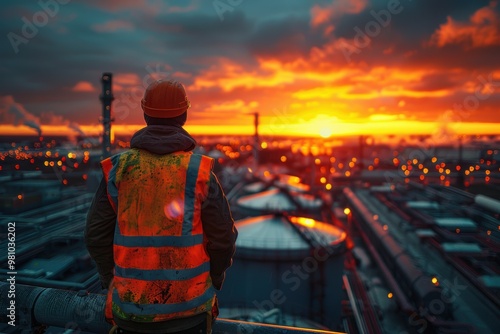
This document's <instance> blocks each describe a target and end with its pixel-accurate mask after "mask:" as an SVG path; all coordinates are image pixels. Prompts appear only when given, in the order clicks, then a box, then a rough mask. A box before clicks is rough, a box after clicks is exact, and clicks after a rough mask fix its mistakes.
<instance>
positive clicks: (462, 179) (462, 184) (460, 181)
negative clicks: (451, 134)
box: [456, 136, 465, 189]
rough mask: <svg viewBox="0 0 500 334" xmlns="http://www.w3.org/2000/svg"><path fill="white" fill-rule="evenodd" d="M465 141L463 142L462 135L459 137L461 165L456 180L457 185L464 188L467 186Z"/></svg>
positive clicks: (459, 164) (458, 164) (459, 163)
mask: <svg viewBox="0 0 500 334" xmlns="http://www.w3.org/2000/svg"><path fill="white" fill-rule="evenodd" d="M463 150H464V148H463V143H462V136H459V137H458V162H457V166H459V170H458V175H457V180H456V187H457V188H459V189H464V188H465V175H464V171H463Z"/></svg>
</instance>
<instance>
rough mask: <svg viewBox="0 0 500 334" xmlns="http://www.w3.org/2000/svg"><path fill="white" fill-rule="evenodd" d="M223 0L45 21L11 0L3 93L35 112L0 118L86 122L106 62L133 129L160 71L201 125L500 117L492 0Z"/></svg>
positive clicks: (124, 119) (96, 108)
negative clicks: (177, 86)
mask: <svg viewBox="0 0 500 334" xmlns="http://www.w3.org/2000/svg"><path fill="white" fill-rule="evenodd" d="M222 2H223V3H225V4H227V6H228V7H224V8H225V10H224V11H222V12H221V11H220V10H217V8H215V7H214V5H213V2H212V1H201V0H191V1H184V0H169V1H159V0H139V1H132V0H126V1H115V0H112V1H97V0H89V1H85V2H69V3H68V4H66V5H64V6H60V7H59V8H58V10H57V13H55V14H54V15H53V17H52V16H51V17H50V20H48V21H47V22H46V23H45V24H38V23H36V22H38V21H36V22H34V21H33V18H34V17H35V14H36V13H38V12H40V11H42V12H43V9H42V8H41V7H40V6H39V5H38V4H37V3H36V2H34V3H31V2H30V3H22V4H21V3H20V2H17V1H14V0H6V1H4V5H3V8H2V12H1V13H0V19H1V20H0V35H3V36H7V35H8V34H9V33H10V32H13V33H15V34H17V35H19V36H21V37H22V38H23V39H24V40H22V42H20V44H18V45H12V43H11V42H10V41H9V39H7V38H4V39H3V40H2V41H1V42H0V43H2V45H1V48H0V56H1V57H2V62H1V63H0V75H1V76H2V78H4V80H2V81H0V96H10V97H11V98H12V99H15V101H16V102H19V103H22V104H23V106H24V107H25V108H26V109H27V110H29V114H30V115H32V118H27V117H26V116H21V115H24V114H22V112H18V111H16V112H12V111H9V112H7V111H6V110H4V111H3V113H2V119H3V120H4V122H6V123H8V124H22V123H23V122H25V121H28V123H29V124H31V123H30V122H34V123H35V124H42V125H43V124H49V123H50V124H63V125H65V126H66V127H68V128H70V127H72V128H73V129H74V132H77V133H78V131H79V130H78V129H77V128H76V127H74V126H72V125H71V124H73V123H74V124H82V126H81V128H83V129H85V131H86V132H88V131H87V128H86V127H85V126H88V127H89V128H91V127H92V126H94V125H96V124H97V123H98V120H99V117H100V115H101V112H102V106H101V105H100V101H99V94H100V92H101V89H102V88H101V82H100V78H101V76H102V73H103V72H111V73H113V93H114V96H115V100H114V102H113V109H112V110H113V113H114V118H115V123H114V124H115V126H123V127H124V129H125V128H126V129H129V128H127V126H133V125H140V124H144V120H143V115H142V111H141V107H140V99H141V97H142V95H143V92H144V89H145V88H146V87H147V86H148V85H149V83H151V82H152V81H153V80H155V79H160V78H164V79H166V78H168V79H177V80H180V81H181V82H182V83H183V84H184V85H185V86H186V89H187V92H188V96H189V99H190V101H191V102H192V108H191V109H190V112H189V119H188V123H189V124H190V125H193V126H198V128H199V129H204V128H206V126H207V125H214V126H216V125H221V124H225V125H228V126H230V127H236V126H240V125H245V126H249V127H251V125H252V117H250V116H251V115H249V114H251V113H254V112H259V113H260V116H261V124H262V127H263V129H265V128H266V126H267V128H268V129H269V131H272V132H273V133H274V132H277V131H283V133H288V132H293V131H299V132H300V131H302V130H304V131H305V132H307V133H313V132H314V131H315V128H316V127H321V128H324V127H325V126H332V127H335V129H336V131H337V132H336V133H340V132H342V131H344V130H342V129H346V130H345V133H350V132H352V131H371V130H370V129H373V131H378V130H380V129H382V128H383V127H384V126H386V127H387V124H389V127H391V128H394V129H397V128H401V126H399V127H398V126H395V125H394V126H392V125H390V124H399V125H401V124H404V125H405V126H409V124H410V125H411V122H434V123H436V124H442V123H444V122H443V121H442V120H440V119H439V118H438V117H439V115H443V114H447V115H451V116H449V117H448V118H447V119H452V120H453V122H458V121H461V122H485V123H492V124H494V123H500V113H499V112H498V105H499V103H500V91H499V89H500V74H499V73H500V67H499V64H498V55H499V54H500V26H499V25H500V14H499V6H498V5H497V2H496V1H490V0H476V1H466V0H463V1H458V0H442V1H433V0H422V1H399V2H397V1H392V0H391V1H389V0H388V1H385V0H384V1H380V0H356V1H348V0H315V1H303V0H286V1H285V0H282V1H269V0H255V1H241V2H239V1H233V2H231V1H222ZM395 3H397V6H395V5H394V4H395ZM40 15H41V14H40ZM47 15H48V14H47ZM16 48H17V49H18V52H17V53H16V52H15V49H16ZM12 103H14V102H12ZM460 108H462V109H463V110H466V111H467V118H464V117H459V115H462V114H463V112H460V111H459V110H460ZM15 115H17V116H15ZM228 115H231V117H228ZM15 117H17V120H16V121H14V118H15ZM276 120H279V121H278V123H279V124H280V125H279V126H277V125H276V124H277V123H276ZM16 122H17V123H16ZM37 122H38V123H37ZM391 122H392V123H391ZM375 123H376V124H375ZM362 124H363V125H362ZM415 124H416V123H415ZM31 125H33V124H31ZM94 127H95V126H94ZM370 127H372V128H370ZM271 128H272V129H271ZM441 128H442V126H441ZM450 128H453V126H450ZM499 128H500V127H499ZM356 129H357V130H356ZM72 131H73V130H72ZM207 131H208V130H207ZM235 132H237V131H236V130H235ZM322 132H323V133H326V130H325V129H323V130H322ZM211 133H213V132H211Z"/></svg>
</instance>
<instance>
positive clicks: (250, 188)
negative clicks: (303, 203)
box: [241, 174, 310, 195]
mask: <svg viewBox="0 0 500 334" xmlns="http://www.w3.org/2000/svg"><path fill="white" fill-rule="evenodd" d="M276 188H284V189H286V190H289V191H294V192H299V193H306V192H308V191H309V190H310V187H309V185H307V184H305V183H302V182H301V180H300V178H299V177H298V176H294V175H287V174H278V175H274V176H268V177H266V176H264V177H263V178H261V179H260V180H258V181H256V182H252V183H250V184H247V185H246V186H244V187H243V189H242V191H241V193H242V194H243V195H246V194H255V193H258V192H261V191H264V190H270V189H276Z"/></svg>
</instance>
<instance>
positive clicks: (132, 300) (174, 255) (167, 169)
mask: <svg viewBox="0 0 500 334" xmlns="http://www.w3.org/2000/svg"><path fill="white" fill-rule="evenodd" d="M212 163H213V162H212V159H211V158H209V157H206V156H203V155H197V154H192V153H191V152H177V153H173V154H169V155H155V154H151V153H149V152H147V151H144V150H138V149H131V150H129V151H126V152H124V153H121V154H118V155H115V156H112V157H111V158H108V159H106V160H104V161H102V162H101V166H102V169H103V172H104V177H105V180H106V183H107V190H108V198H109V200H110V203H111V205H112V206H113V208H114V210H115V212H116V213H117V222H116V226H115V236H114V245H113V253H114V260H115V272H114V279H113V283H112V286H111V287H110V289H109V295H108V302H107V305H106V315H107V317H109V316H108V315H110V314H111V313H112V316H113V317H119V318H121V319H127V320H136V321H165V320H169V319H173V318H178V317H187V316H191V315H195V314H198V313H201V312H210V311H211V309H212V306H213V303H214V296H215V293H214V290H213V288H212V281H211V278H210V258H209V256H208V254H207V253H206V250H205V244H204V242H205V240H204V237H203V228H202V223H201V205H202V203H203V201H204V200H205V199H206V197H207V195H208V187H209V182H210V174H211V169H212Z"/></svg>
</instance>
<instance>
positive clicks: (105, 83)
mask: <svg viewBox="0 0 500 334" xmlns="http://www.w3.org/2000/svg"><path fill="white" fill-rule="evenodd" d="M111 77H112V74H111V73H110V72H105V73H103V74H102V77H101V82H102V94H101V96H100V97H99V98H100V99H101V101H102V125H103V133H102V158H103V159H105V158H107V157H109V156H110V155H111V122H112V121H113V119H112V118H111V102H112V101H113V100H114V99H115V98H114V96H113V92H112V91H111V88H112V86H111Z"/></svg>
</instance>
